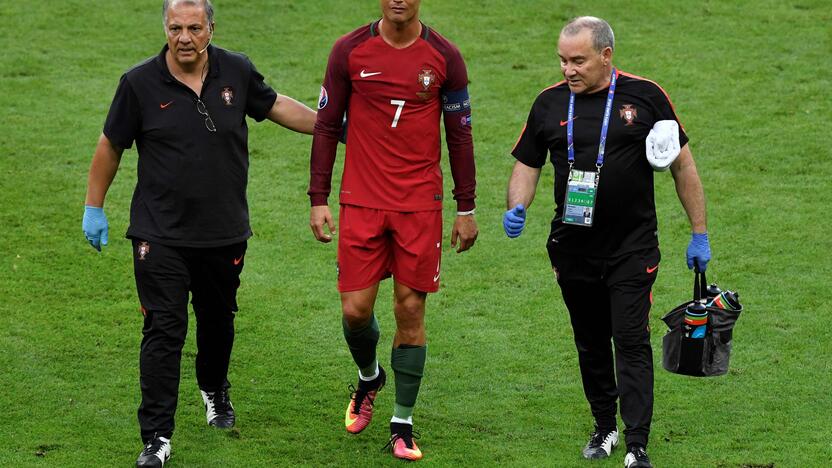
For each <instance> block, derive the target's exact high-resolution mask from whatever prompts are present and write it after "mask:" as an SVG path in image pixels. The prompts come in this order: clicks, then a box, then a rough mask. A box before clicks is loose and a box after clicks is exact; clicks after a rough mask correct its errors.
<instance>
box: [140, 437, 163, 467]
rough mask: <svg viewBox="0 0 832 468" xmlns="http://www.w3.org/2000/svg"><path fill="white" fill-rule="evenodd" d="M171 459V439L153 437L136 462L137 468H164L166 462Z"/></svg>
mask: <svg viewBox="0 0 832 468" xmlns="http://www.w3.org/2000/svg"><path fill="white" fill-rule="evenodd" d="M169 459H170V439H166V438H164V437H153V438H152V439H150V440H149V441H148V442H147V444H146V445H145V446H144V450H142V453H140V454H139V458H138V459H137V460H136V467H138V468H145V467H155V468H162V467H163V466H165V462H166V461H168V460H169Z"/></svg>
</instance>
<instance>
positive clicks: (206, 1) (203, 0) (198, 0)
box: [162, 0, 214, 25]
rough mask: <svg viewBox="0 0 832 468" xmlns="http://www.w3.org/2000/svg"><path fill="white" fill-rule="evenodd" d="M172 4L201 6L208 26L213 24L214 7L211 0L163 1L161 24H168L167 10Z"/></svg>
mask: <svg viewBox="0 0 832 468" xmlns="http://www.w3.org/2000/svg"><path fill="white" fill-rule="evenodd" d="M174 3H184V4H186V5H195V6H201V7H203V8H204V9H205V16H206V17H207V18H208V24H209V25H210V24H211V23H213V22H214V5H212V4H211V0H164V2H162V23H164V24H165V25H167V23H168V8H170V7H171V5H173V4H174Z"/></svg>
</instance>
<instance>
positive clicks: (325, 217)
mask: <svg viewBox="0 0 832 468" xmlns="http://www.w3.org/2000/svg"><path fill="white" fill-rule="evenodd" d="M324 226H326V227H327V228H328V229H329V234H327V233H326V231H325V230H324ZM309 227H310V228H311V229H312V234H314V235H315V239H317V240H318V242H323V243H328V242H332V234H335V222H334V221H333V220H332V213H331V212H330V211H329V206H328V205H317V206H313V207H312V209H311V210H310V211H309Z"/></svg>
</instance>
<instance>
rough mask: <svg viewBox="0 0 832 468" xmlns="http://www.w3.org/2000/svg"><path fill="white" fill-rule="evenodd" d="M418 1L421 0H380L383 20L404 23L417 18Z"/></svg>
mask: <svg viewBox="0 0 832 468" xmlns="http://www.w3.org/2000/svg"><path fill="white" fill-rule="evenodd" d="M420 3H422V0H381V12H382V15H383V16H384V19H385V21H389V22H391V23H394V24H402V25H404V24H408V23H410V22H411V21H413V20H414V19H418V15H419V4H420Z"/></svg>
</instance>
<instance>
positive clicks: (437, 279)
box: [433, 275, 439, 283]
mask: <svg viewBox="0 0 832 468" xmlns="http://www.w3.org/2000/svg"><path fill="white" fill-rule="evenodd" d="M437 281H439V275H436V276H434V277H433V282H434V283H435V282H437Z"/></svg>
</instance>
